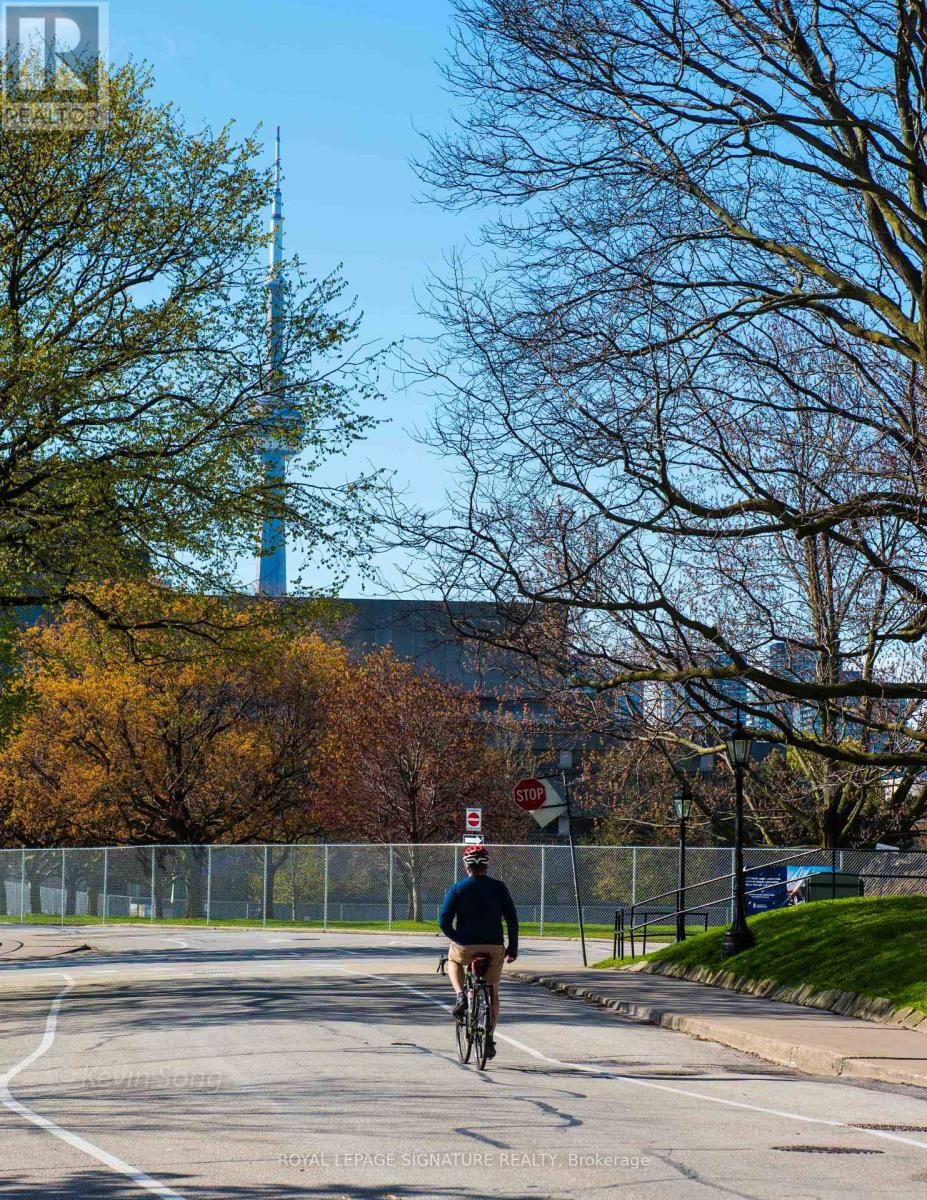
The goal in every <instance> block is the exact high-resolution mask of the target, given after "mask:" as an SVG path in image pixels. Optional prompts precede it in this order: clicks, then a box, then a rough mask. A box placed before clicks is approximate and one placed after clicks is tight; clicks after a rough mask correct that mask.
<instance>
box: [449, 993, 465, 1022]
mask: <svg viewBox="0 0 927 1200" xmlns="http://www.w3.org/2000/svg"><path fill="white" fill-rule="evenodd" d="M466 1011H467V996H466V993H465V992H458V993H457V999H456V1000H455V1001H454V1007H453V1008H452V1009H451V1012H452V1013H453V1014H454V1016H455V1017H462V1016H463V1015H464V1013H465V1012H466Z"/></svg>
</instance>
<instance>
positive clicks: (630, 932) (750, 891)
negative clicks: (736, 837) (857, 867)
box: [612, 846, 837, 958]
mask: <svg viewBox="0 0 927 1200" xmlns="http://www.w3.org/2000/svg"><path fill="white" fill-rule="evenodd" d="M827 853H830V854H831V857H832V859H833V860H836V857H837V851H836V850H830V851H827V850H826V849H823V848H822V847H820V846H815V847H813V848H812V849H810V850H801V851H798V852H796V853H794V854H789V855H788V856H787V857H785V858H774V859H773V860H772V862H768V863H758V864H757V865H756V866H755V867H747V868H746V869H745V870H744V875H749V874H750V873H751V871H766V870H768V869H769V868H770V867H779V866H782V864H783V863H792V862H794V861H795V859H796V858H799V857H802V858H806V857H807V856H808V855H809V854H827ZM834 870H836V864H835V863H834ZM736 874H737V872H736V871H729V872H728V873H727V874H726V875H716V876H715V877H714V878H713V879H697V880H696V881H695V883H687V884H686V885H685V887H682V888H672V889H671V890H670V891H668V892H661V893H660V894H659V895H657V896H649V897H648V898H647V899H646V900H639V901H636V902H635V903H634V904H632V905H631V922H632V923H631V924H630V925H629V926H628V927H627V928H625V924H624V908H621V909H615V922H614V925H613V927H612V958H617V957H618V940H619V925H618V913H619V912H620V913H621V928H620V939H621V957H622V958H624V942H625V937H626V936H628V937H630V939H631V953H632V954H633V953H634V934H635V933H636V932H637V930H639V929H646V928H647V927H648V926H650V925H656V924H659V923H660V922H666V921H668V920H671V919H672V918H673V917H685V916H688V914H689V913H693V912H698V911H699V910H700V909H703V908H705V907H706V906H705V904H704V903H702V904H693V905H690V906H689V907H688V908H677V909H675V910H674V911H673V912H667V913H664V914H662V915H661V916H660V917H657V918H654V920H652V921H642V922H641V923H640V924H639V925H635V924H634V923H633V921H634V911H635V909H638V908H643V907H644V906H645V905H647V904H652V903H653V901H654V900H662V899H664V897H666V896H678V895H681V894H682V893H683V892H687V891H689V890H690V888H696V887H707V886H708V884H710V883H724V881H725V880H728V879H734V878H735V877H736ZM765 890H766V889H765V886H764V887H758V888H747V889H745V891H744V895H745V896H752V895H755V894H756V893H757V892H762V891H765ZM710 903H713V904H722V903H724V904H726V903H727V900H723V901H721V900H719V901H714V902H710Z"/></svg>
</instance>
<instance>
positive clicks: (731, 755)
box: [721, 714, 754, 958]
mask: <svg viewBox="0 0 927 1200" xmlns="http://www.w3.org/2000/svg"><path fill="white" fill-rule="evenodd" d="M725 745H726V747H727V757H728V761H729V762H730V764H731V766H732V767H733V768H734V786H735V788H736V805H735V809H734V923H733V925H731V927H730V929H729V930H728V931H727V933H725V935H724V940H723V941H722V943H721V956H722V958H730V957H731V956H732V955H734V954H739V953H740V952H741V950H749V948H750V947H751V946H752V945H753V943H754V937H753V934H752V932H751V931H750V927H749V925H748V924H747V906H746V896H745V892H746V887H745V883H744V767H745V766H746V764H747V762H748V760H749V758H750V751H751V749H752V747H753V738H752V737H751V736H750V734H749V733H748V732H747V730H746V729H744V727H743V725H741V723H740V715H739V714H738V717H737V724H736V725H735V726H734V728H733V729H732V730H731V732H730V735H729V736H728V737H727V738H725Z"/></svg>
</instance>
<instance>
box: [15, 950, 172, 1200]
mask: <svg viewBox="0 0 927 1200" xmlns="http://www.w3.org/2000/svg"><path fill="white" fill-rule="evenodd" d="M58 974H59V975H60V976H62V977H63V978H64V979H66V980H67V983H66V984H65V985H64V987H63V988H62V989H61V991H60V992H59V993H58V995H57V996H56V997H55V999H54V1000H53V1001H52V1005H51V1008H50V1009H49V1011H48V1019H47V1020H46V1022H45V1034H44V1036H43V1038H42V1040H41V1042H40V1043H39V1045H38V1046H37V1047H36V1048H35V1050H33V1051H32V1053H31V1054H28V1055H26V1057H25V1058H24V1059H23V1060H22V1061H21V1062H18V1063H17V1064H16V1065H15V1066H13V1067H10V1069H9V1070H8V1071H7V1072H6V1073H5V1074H4V1075H0V1104H2V1105H3V1106H4V1108H8V1109H9V1110H10V1112H13V1113H16V1115H17V1116H18V1117H22V1118H23V1120H24V1121H29V1122H30V1124H32V1125H36V1126H38V1128H39V1129H44V1130H45V1132H46V1133H50V1134H51V1135H52V1137H56V1138H58V1140H59V1141H61V1142H65V1143H67V1145H69V1146H73V1147H74V1149H75V1150H79V1151H80V1152H81V1153H82V1154H86V1155H87V1156H88V1157H90V1158H95V1159H96V1160H97V1162H100V1163H103V1165H104V1166H107V1167H110V1168H112V1170H114V1171H118V1173H119V1174H120V1175H125V1177H126V1178H127V1179H129V1180H131V1182H132V1183H134V1184H136V1185H137V1186H138V1187H140V1188H142V1189H143V1190H144V1191H146V1192H151V1193H152V1195H155V1196H161V1197H162V1198H163V1200H184V1197H183V1196H181V1194H180V1193H179V1192H175V1191H173V1190H172V1189H171V1188H169V1187H167V1186H166V1185H165V1184H163V1183H159V1182H158V1180H157V1179H152V1177H151V1176H150V1175H146V1174H145V1172H144V1171H140V1170H139V1169H138V1167H133V1166H131V1165H130V1164H129V1163H127V1162H123V1161H122V1159H121V1158H116V1156H115V1155H114V1154H110V1153H109V1152H108V1151H106V1150H101V1149H100V1147H99V1146H94V1145H93V1143H92V1142H88V1141H86V1139H84V1138H82V1137H80V1136H79V1135H78V1134H76V1133H71V1131H70V1130H68V1129H62V1127H61V1126H60V1125H58V1124H56V1123H55V1122H54V1121H50V1120H49V1119H48V1117H43V1116H42V1115H41V1113H37V1112H34V1111H33V1109H31V1108H28V1107H27V1106H26V1105H25V1104H22V1103H21V1102H20V1101H19V1100H17V1099H16V1097H15V1096H14V1095H13V1093H12V1092H11V1091H10V1084H11V1083H12V1082H13V1080H14V1079H15V1078H16V1076H17V1075H19V1074H20V1073H21V1072H22V1071H25V1070H26V1069H27V1068H28V1067H31V1066H32V1064H33V1063H34V1062H36V1061H37V1060H38V1059H40V1058H41V1057H42V1055H43V1054H47V1053H48V1051H49V1050H50V1049H51V1048H52V1046H53V1045H54V1042H55V1033H56V1032H57V1028H58V1012H59V1010H60V1008H61V1002H62V1000H63V999H64V998H65V996H66V995H67V994H68V992H70V991H71V989H72V988H73V987H74V980H73V978H72V977H71V976H70V975H67V974H65V972H64V971H59V972H58Z"/></svg>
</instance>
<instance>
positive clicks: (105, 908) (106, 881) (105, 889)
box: [103, 846, 109, 925]
mask: <svg viewBox="0 0 927 1200" xmlns="http://www.w3.org/2000/svg"><path fill="white" fill-rule="evenodd" d="M108 909H109V846H104V847H103V924H104V925H105V924H106V913H107V911H108Z"/></svg>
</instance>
